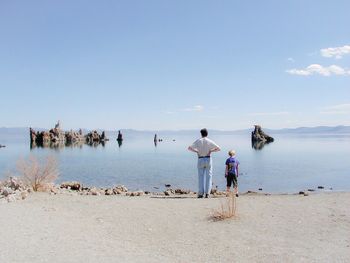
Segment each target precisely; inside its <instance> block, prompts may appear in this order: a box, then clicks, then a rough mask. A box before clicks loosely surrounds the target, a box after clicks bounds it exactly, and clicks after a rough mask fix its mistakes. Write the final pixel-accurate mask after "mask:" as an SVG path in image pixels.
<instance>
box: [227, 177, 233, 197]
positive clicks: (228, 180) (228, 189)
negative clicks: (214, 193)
mask: <svg viewBox="0 0 350 263" xmlns="http://www.w3.org/2000/svg"><path fill="white" fill-rule="evenodd" d="M226 181H227V183H226V192H228V193H229V192H230V188H231V184H232V175H231V174H230V173H228V174H227V176H226Z"/></svg>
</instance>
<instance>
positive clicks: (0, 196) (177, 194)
mask: <svg viewBox="0 0 350 263" xmlns="http://www.w3.org/2000/svg"><path fill="white" fill-rule="evenodd" d="M155 188H156V189H157V190H158V191H148V190H145V191H144V190H137V191H131V190H129V189H128V188H127V187H126V186H124V185H116V186H114V187H94V186H91V187H90V186H89V187H87V186H84V185H83V184H82V183H80V182H77V181H69V182H62V183H61V184H46V185H43V186H42V187H41V188H39V189H37V191H38V192H46V193H48V194H51V195H57V194H68V195H92V196H101V195H106V196H129V197H137V196H148V197H153V198H196V197H197V193H196V192H195V191H193V190H190V189H182V188H173V187H172V186H171V185H170V184H166V185H164V189H165V190H164V191H161V190H159V188H158V187H155ZM32 192H35V191H34V190H33V188H32V187H30V186H27V185H25V184H23V182H22V181H21V180H19V179H17V178H13V177H10V178H9V179H6V180H4V181H0V202H3V203H4V202H13V201H16V200H24V199H26V198H27V197H28V195H29V194H31V193H32ZM331 192H347V191H333V189H332V188H328V189H326V188H325V187H324V186H318V187H317V188H315V189H304V190H300V191H297V192H294V193H269V192H264V191H263V189H262V188H259V189H258V191H254V190H248V191H245V192H241V193H239V195H240V196H245V195H256V196H270V195H301V196H309V195H310V194H319V193H331ZM226 196H228V193H227V192H226V191H221V190H219V189H218V188H213V189H212V190H211V193H210V197H211V198H220V197H226Z"/></svg>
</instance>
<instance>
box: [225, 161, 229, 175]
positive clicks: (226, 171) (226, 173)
mask: <svg viewBox="0 0 350 263" xmlns="http://www.w3.org/2000/svg"><path fill="white" fill-rule="evenodd" d="M227 175H228V165H227V164H226V168H225V177H227Z"/></svg>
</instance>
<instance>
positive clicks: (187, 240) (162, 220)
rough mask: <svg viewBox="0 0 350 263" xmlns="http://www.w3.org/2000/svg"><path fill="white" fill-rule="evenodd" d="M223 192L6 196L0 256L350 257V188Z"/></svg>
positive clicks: (62, 262) (63, 260)
mask: <svg viewBox="0 0 350 263" xmlns="http://www.w3.org/2000/svg"><path fill="white" fill-rule="evenodd" d="M223 201H224V199H223V198H211V199H195V198H182V199H174V198H166V199H165V198H161V199H160V198H150V197H147V196H142V197H125V196H78V195H73V196H71V195H68V194H60V195H49V194H45V193H37V194H31V195H30V196H29V197H28V199H26V200H24V201H17V202H13V203H4V204H0V233H1V238H0V262H10V263H16V262H26V263H29V262H59V263H69V262H86V263H89V262H349V261H350V193H320V194H312V195H310V196H301V195H300V196H299V195H272V196H264V195H245V196H243V195H242V196H240V197H239V198H238V200H237V212H238V215H237V217H236V218H234V219H229V220H225V221H220V222H213V221H211V220H210V219H209V215H210V214H211V212H212V210H213V209H216V208H218V207H219V206H220V203H221V202H223Z"/></svg>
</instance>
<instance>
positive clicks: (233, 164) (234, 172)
mask: <svg viewBox="0 0 350 263" xmlns="http://www.w3.org/2000/svg"><path fill="white" fill-rule="evenodd" d="M228 155H229V156H230V157H229V158H228V159H227V160H226V169H225V177H226V179H227V189H226V191H227V193H229V192H230V188H231V184H233V189H234V191H233V192H234V193H235V194H236V196H237V197H238V182H237V177H238V165H239V161H238V160H237V158H236V152H235V151H234V150H231V151H229V152H228Z"/></svg>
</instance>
